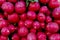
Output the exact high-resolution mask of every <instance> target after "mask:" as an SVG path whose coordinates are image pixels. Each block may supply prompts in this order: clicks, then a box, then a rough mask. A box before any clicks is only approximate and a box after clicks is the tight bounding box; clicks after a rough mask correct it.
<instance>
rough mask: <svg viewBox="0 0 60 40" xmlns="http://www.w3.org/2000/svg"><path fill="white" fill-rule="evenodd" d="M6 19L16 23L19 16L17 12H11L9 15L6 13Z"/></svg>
mask: <svg viewBox="0 0 60 40" xmlns="http://www.w3.org/2000/svg"><path fill="white" fill-rule="evenodd" d="M8 21H9V22H11V23H17V22H18V21H19V17H18V15H17V13H13V14H11V15H8Z"/></svg>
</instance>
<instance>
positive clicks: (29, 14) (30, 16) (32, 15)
mask: <svg viewBox="0 0 60 40" xmlns="http://www.w3.org/2000/svg"><path fill="white" fill-rule="evenodd" d="M27 18H28V19H29V20H34V19H36V13H35V12H33V11H28V12H27Z"/></svg>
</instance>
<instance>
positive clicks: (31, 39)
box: [27, 33, 37, 40]
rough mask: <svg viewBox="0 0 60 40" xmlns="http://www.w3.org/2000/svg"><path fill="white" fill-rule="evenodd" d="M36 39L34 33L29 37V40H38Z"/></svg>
mask: <svg viewBox="0 0 60 40" xmlns="http://www.w3.org/2000/svg"><path fill="white" fill-rule="evenodd" d="M36 39H37V38H36V34H34V33H29V34H28V35H27V40H36Z"/></svg>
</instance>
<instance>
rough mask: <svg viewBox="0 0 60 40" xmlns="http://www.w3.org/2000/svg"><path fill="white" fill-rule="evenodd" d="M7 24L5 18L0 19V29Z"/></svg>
mask: <svg viewBox="0 0 60 40" xmlns="http://www.w3.org/2000/svg"><path fill="white" fill-rule="evenodd" d="M7 26H8V22H7V21H6V20H0V29H1V28H3V27H7Z"/></svg>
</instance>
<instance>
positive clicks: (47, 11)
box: [39, 6, 50, 15]
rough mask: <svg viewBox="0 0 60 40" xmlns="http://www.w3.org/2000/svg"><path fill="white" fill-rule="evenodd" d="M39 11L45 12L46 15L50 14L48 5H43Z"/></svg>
mask: <svg viewBox="0 0 60 40" xmlns="http://www.w3.org/2000/svg"><path fill="white" fill-rule="evenodd" d="M39 12H40V13H44V14H45V15H50V11H49V9H48V7H47V6H42V7H41V8H40V11H39Z"/></svg>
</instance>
